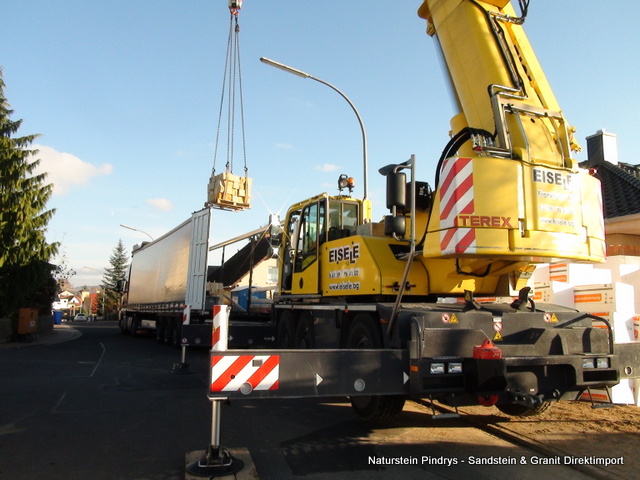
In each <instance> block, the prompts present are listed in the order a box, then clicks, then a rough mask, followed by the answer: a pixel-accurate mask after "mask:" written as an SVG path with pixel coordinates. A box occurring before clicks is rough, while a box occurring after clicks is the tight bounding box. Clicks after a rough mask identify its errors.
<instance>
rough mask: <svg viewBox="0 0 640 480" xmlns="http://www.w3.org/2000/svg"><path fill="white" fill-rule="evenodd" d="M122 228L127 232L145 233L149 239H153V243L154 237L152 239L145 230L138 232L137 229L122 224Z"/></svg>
mask: <svg viewBox="0 0 640 480" xmlns="http://www.w3.org/2000/svg"><path fill="white" fill-rule="evenodd" d="M120 226H121V227H122V228H126V229H127V230H133V231H134V232H140V233H144V234H145V235H146V236H147V237H149V238H150V239H151V241H152V242H153V237H152V236H151V235H149V234H148V233H147V232H145V231H144V230H138V229H137V228H133V227H130V226H129V225H123V224H120Z"/></svg>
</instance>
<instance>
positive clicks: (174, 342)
mask: <svg viewBox="0 0 640 480" xmlns="http://www.w3.org/2000/svg"><path fill="white" fill-rule="evenodd" d="M169 322H170V323H172V324H173V328H172V330H173V336H172V337H171V346H172V347H173V348H180V346H181V345H182V318H176V319H174V320H169Z"/></svg>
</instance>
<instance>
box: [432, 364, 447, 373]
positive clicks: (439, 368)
mask: <svg viewBox="0 0 640 480" xmlns="http://www.w3.org/2000/svg"><path fill="white" fill-rule="evenodd" d="M429 373H431V375H442V374H443V373H444V363H432V364H431V365H430V366H429Z"/></svg>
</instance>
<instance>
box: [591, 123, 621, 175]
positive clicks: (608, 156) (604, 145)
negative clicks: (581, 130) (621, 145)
mask: <svg viewBox="0 0 640 480" xmlns="http://www.w3.org/2000/svg"><path fill="white" fill-rule="evenodd" d="M587 156H588V159H587V167H595V166H598V165H602V164H603V163H604V162H609V163H611V164H613V165H618V142H617V139H616V134H615V133H610V132H607V131H605V129H604V128H603V129H602V130H598V132H597V133H595V134H594V135H591V136H589V137H587Z"/></svg>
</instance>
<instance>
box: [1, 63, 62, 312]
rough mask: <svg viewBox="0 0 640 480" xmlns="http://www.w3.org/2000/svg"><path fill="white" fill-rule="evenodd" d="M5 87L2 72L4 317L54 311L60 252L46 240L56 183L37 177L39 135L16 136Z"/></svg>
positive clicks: (15, 126)
mask: <svg viewBox="0 0 640 480" xmlns="http://www.w3.org/2000/svg"><path fill="white" fill-rule="evenodd" d="M4 87H5V84H4V80H3V78H2V69H0V316H2V315H13V314H15V313H16V309H17V308H19V307H39V308H42V309H50V308H51V304H50V301H49V305H48V306H47V305H46V303H47V300H46V297H47V296H48V295H49V290H51V289H53V290H52V292H51V295H52V298H51V301H52V300H53V295H55V281H53V284H52V276H51V271H52V269H54V268H55V267H54V266H53V265H50V264H49V263H48V262H49V260H50V259H51V258H52V256H53V255H55V254H56V252H57V250H58V244H57V243H51V244H49V243H47V241H46V239H45V232H46V228H47V224H48V223H49V220H50V219H51V217H52V216H53V214H54V210H46V209H45V207H46V204H47V201H48V200H49V197H50V196H51V193H52V191H53V185H51V184H45V177H46V174H44V173H42V174H38V175H34V170H35V168H36V167H37V166H38V164H39V163H40V160H37V159H35V160H34V156H35V155H36V154H37V153H38V151H37V150H30V149H29V146H30V145H31V144H32V143H33V141H34V140H35V139H36V138H37V137H38V135H26V136H23V137H13V136H14V135H15V134H16V133H17V131H18V129H19V128H20V125H21V124H22V120H11V119H10V117H11V115H12V114H13V110H11V108H10V107H11V106H10V105H9V103H8V101H7V99H6V98H5V96H4ZM52 285H53V286H52ZM43 295H44V297H45V298H43Z"/></svg>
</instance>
